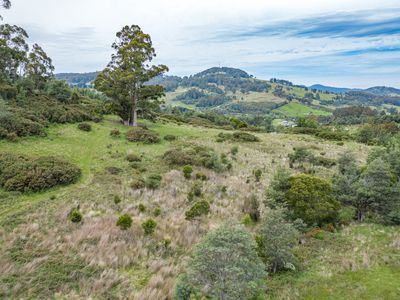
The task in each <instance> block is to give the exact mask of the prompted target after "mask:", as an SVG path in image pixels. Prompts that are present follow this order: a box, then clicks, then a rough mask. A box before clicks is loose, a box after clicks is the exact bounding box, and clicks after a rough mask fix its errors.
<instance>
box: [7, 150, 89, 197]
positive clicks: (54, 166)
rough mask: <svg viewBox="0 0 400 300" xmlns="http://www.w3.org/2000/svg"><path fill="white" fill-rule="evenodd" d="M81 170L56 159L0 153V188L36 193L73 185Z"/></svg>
mask: <svg viewBox="0 0 400 300" xmlns="http://www.w3.org/2000/svg"><path fill="white" fill-rule="evenodd" d="M80 175H81V170H80V169H79V168H78V167H76V166H74V165H73V164H71V163H69V162H67V161H65V160H63V159H60V158H56V157H51V156H43V157H28V156H23V155H15V154H11V153H0V186H1V187H3V188H4V189H6V190H9V191H20V192H36V191H42V190H45V189H48V188H51V187H54V186H57V185H64V184H70V183H74V182H76V181H77V180H78V178H79V177H80Z"/></svg>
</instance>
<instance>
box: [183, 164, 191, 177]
mask: <svg viewBox="0 0 400 300" xmlns="http://www.w3.org/2000/svg"><path fill="white" fill-rule="evenodd" d="M182 171H183V176H184V177H185V178H186V179H190V178H191V177H192V172H193V168H192V166H191V165H186V166H184V167H183V169H182Z"/></svg>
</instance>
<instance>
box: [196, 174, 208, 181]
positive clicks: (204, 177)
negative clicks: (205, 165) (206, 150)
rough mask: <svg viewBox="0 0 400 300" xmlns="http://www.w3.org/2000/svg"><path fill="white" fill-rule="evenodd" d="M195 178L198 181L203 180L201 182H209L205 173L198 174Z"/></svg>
mask: <svg viewBox="0 0 400 300" xmlns="http://www.w3.org/2000/svg"><path fill="white" fill-rule="evenodd" d="M195 177H196V179H198V180H201V181H206V180H208V177H207V175H206V174H204V173H196V175H195Z"/></svg>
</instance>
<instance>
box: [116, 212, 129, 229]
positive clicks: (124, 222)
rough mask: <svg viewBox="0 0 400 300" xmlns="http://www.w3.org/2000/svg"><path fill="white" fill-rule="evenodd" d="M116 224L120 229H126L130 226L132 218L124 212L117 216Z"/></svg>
mask: <svg viewBox="0 0 400 300" xmlns="http://www.w3.org/2000/svg"><path fill="white" fill-rule="evenodd" d="M117 226H118V227H119V228H121V229H122V230H127V229H128V228H130V227H131V226H132V218H131V217H130V216H129V215H128V214H124V215H122V216H120V217H119V219H118V221H117Z"/></svg>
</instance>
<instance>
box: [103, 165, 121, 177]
mask: <svg viewBox="0 0 400 300" xmlns="http://www.w3.org/2000/svg"><path fill="white" fill-rule="evenodd" d="M105 170H106V171H107V173H110V174H111V175H118V174H119V173H121V172H122V169H121V168H118V167H114V166H110V167H106V168H105Z"/></svg>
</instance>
